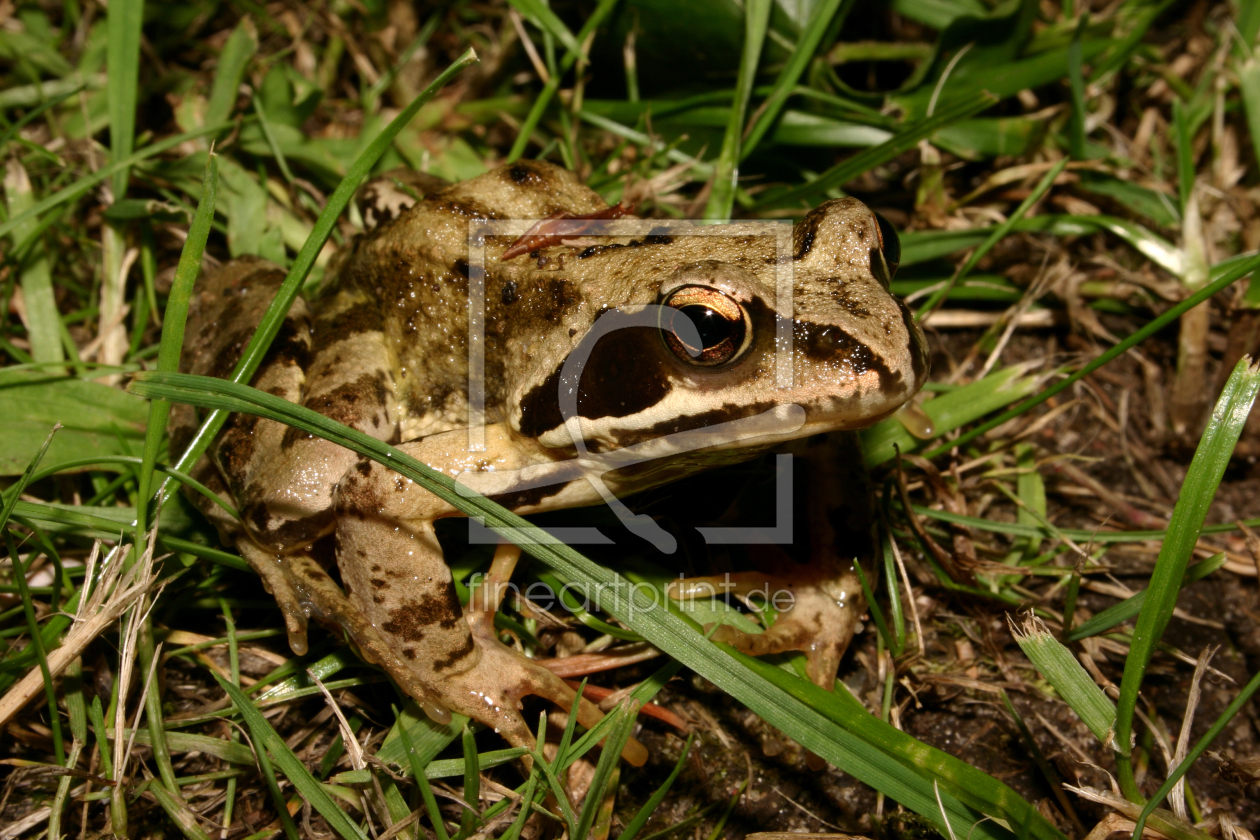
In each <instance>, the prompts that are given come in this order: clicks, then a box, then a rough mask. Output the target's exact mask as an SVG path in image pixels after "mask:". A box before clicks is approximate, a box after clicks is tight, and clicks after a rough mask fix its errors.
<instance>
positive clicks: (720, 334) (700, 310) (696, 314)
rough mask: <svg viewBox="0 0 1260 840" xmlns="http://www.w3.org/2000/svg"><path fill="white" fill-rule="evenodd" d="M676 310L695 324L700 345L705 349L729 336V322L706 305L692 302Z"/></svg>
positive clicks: (714, 345)
mask: <svg viewBox="0 0 1260 840" xmlns="http://www.w3.org/2000/svg"><path fill="white" fill-rule="evenodd" d="M678 311H679V312H681V313H682V314H684V315H686V316H687V318H688V319H689V320H690V321H691V323H693V324H695V326H696V331H697V332H699V333H700V346H701V347H703V348H704V349H706V350H707V349H709V348H710V347H716V346H717V345H719V344H721V343H722V342H723V341H726V340H727V339H728V338H730V337H731V322H730V321H728V320H726V319H725V318H723V317H722V316H721V315H719V314H718V313H716V312H714V311H713V310H712V309H710V308H709V307H707V306H702V305H700V304H692V305H690V306H684V307H683V308H682V309H680V310H678Z"/></svg>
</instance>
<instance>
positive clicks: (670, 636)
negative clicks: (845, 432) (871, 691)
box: [130, 372, 1061, 840]
mask: <svg viewBox="0 0 1260 840" xmlns="http://www.w3.org/2000/svg"><path fill="white" fill-rule="evenodd" d="M130 388H131V390H133V391H135V392H137V393H139V394H141V395H142V396H146V397H163V398H166V399H171V400H175V401H181V402H189V403H191V404H193V405H198V406H200V407H202V408H213V409H221V410H227V411H244V412H246V413H250V414H257V415H258V416H262V417H268V418H270V419H274V420H279V421H280V422H286V423H289V424H291V425H296V426H297V427H298V428H301V429H303V430H305V431H308V432H311V433H313V434H318V435H319V436H321V437H324V438H326V439H328V440H330V441H332V442H334V443H337V444H340V445H342V446H348V447H350V448H353V449H354V450H355V451H356V452H359V453H361V454H363V455H365V456H366V457H369V458H371V459H373V460H375V461H377V462H379V463H381V464H385V465H387V466H389V467H391V468H392V469H395V470H397V471H398V472H399V473H401V474H402V475H403V476H404V477H406V478H410V479H412V480H413V481H415V482H417V483H418V484H420V485H421V486H422V487H424V488H425V489H426V490H428V491H429V492H432V493H434V494H435V495H437V496H438V497H439V498H442V499H443V500H444V501H447V502H449V503H450V504H451V505H453V506H455V507H456V508H458V509H459V510H461V511H463V512H465V513H467V514H468V515H472V516H478V517H484V518H485V522H486V525H487V526H488V527H490V528H492V529H493V530H495V531H496V532H498V533H500V534H502V535H504V536H505V537H507V538H509V539H510V538H511V537H512V535H513V534H516V533H519V531H518V530H517V529H524V530H527V531H529V530H531V529H533V531H536V530H537V529H534V528H533V526H531V525H529V523H527V522H525V520H523V519H521V518H520V517H519V516H517V515H515V514H513V513H511V512H510V511H507V510H506V509H504V508H502V507H500V506H499V505H497V504H495V503H494V502H491V501H490V500H488V499H485V498H483V497H479V496H461V495H460V494H459V493H458V492H457V491H456V490H455V487H454V482H453V480H452V479H451V478H450V477H448V476H445V475H443V474H442V473H439V472H437V471H435V470H433V469H431V468H430V467H428V466H426V465H425V464H422V463H420V462H419V461H416V460H415V459H413V458H410V457H408V456H406V455H404V454H403V453H401V452H398V451H397V450H394V449H392V448H391V447H389V446H387V445H385V444H383V443H381V442H380V441H377V440H375V439H373V438H370V437H368V436H367V435H365V434H363V433H361V432H358V431H355V430H353V429H349V428H347V427H345V426H343V425H341V424H340V423H337V422H335V421H333V420H331V419H329V418H327V417H324V416H322V415H319V414H317V413H315V412H313V411H311V410H309V409H306V408H302V407H300V406H296V405H294V404H292V403H288V402H286V401H284V400H282V399H280V398H278V397H275V396H272V395H270V394H266V393H263V392H260V391H257V390H255V389H252V388H248V387H246V386H243V385H238V384H234V383H230V382H225V381H223V380H217V379H212V378H209V377H198V376H191V375H189V374H173V373H162V372H146V373H142V374H140V375H138V376H137V377H136V378H135V379H134V380H133V381H132V383H131V385H130ZM523 548H524V549H525V550H526V551H527V552H529V553H530V554H531V555H532V556H534V557H536V558H538V559H539V560H541V561H542V562H544V563H546V564H547V565H548V566H550V567H551V568H553V569H554V570H556V571H557V572H558V573H559V574H560V576H561V577H563V578H565V579H567V580H572V581H575V582H578V583H580V584H582V585H583V586H585V587H586V588H587V589H586V591H587V592H589V593H591V595H592V596H593V600H594V602H595V603H596V604H597V606H599V608H600V609H602V610H604V611H605V612H607V613H609V614H610V615H612V616H613V617H614V618H616V619H617V620H618V621H621V622H623V623H625V624H627V625H628V626H630V627H631V628H632V629H633V630H635V631H636V632H638V633H640V634H641V635H642V636H643V637H644V638H645V639H646V640H647V641H649V642H650V643H652V644H653V645H655V646H656V647H658V648H660V649H661V650H664V651H665V652H667V653H669V654H670V655H671V656H673V657H675V658H676V659H678V660H680V661H682V662H683V663H684V664H685V665H687V666H688V667H690V668H692V669H693V670H695V671H697V672H698V673H700V674H701V675H702V676H704V677H705V678H706V679H708V680H710V681H711V682H713V683H714V684H715V685H717V686H719V687H720V688H722V689H723V690H725V691H727V692H728V693H730V694H731V695H732V696H734V697H735V698H736V699H738V700H739V701H741V702H742V703H744V704H745V705H746V706H748V707H749V708H750V709H752V710H753V711H754V712H755V713H757V714H759V715H760V716H761V717H763V718H764V719H765V720H766V721H767V722H769V723H770V724H771V725H773V726H775V727H777V728H778V729H780V730H782V731H783V732H784V734H786V735H787V736H788V737H790V738H793V739H795V740H796V741H798V742H799V743H801V744H802V745H803V746H804V747H806V748H807V749H810V750H812V751H813V752H815V753H816V754H818V755H820V756H822V757H823V758H825V759H826V760H828V761H830V762H832V763H833V764H835V765H836V766H838V767H840V768H841V769H843V770H845V771H846V772H849V773H852V774H853V775H854V776H856V777H857V778H859V779H862V780H863V781H865V782H867V783H868V784H871V785H873V786H875V787H876V788H878V789H880V790H882V791H884V792H885V793H887V794H888V795H890V796H892V797H894V798H895V799H896V800H897V801H899V802H901V803H902V804H904V805H906V806H907V807H909V808H912V809H913V810H915V811H917V812H918V813H920V814H921V815H922V816H924V817H925V818H926V819H928V820H931V821H933V824H934V825H938V826H939V827H940V828H941V829H942V830H945V829H946V823H945V820H946V819H948V822H949V824H950V825H952V826H953V828H954V830H955V832H956V833H959V834H965V833H966V832H968V831H971V832H972V834H971V836H972V837H973V838H976V840H980V838H994V839H995V840H996V838H1007V837H1009V836H1010V835H1009V834H1008V833H1007V832H1006V830H1005V829H1003V828H1001V827H1000V826H998V825H995V824H994V823H992V822H980V823H979V824H978V825H976V826H975V827H974V828H972V824H973V823H974V822H975V821H976V819H977V817H976V812H975V811H974V810H972V808H971V807H967V806H964V805H963V804H962V803H961V802H959V801H958V799H957V798H956V797H955V795H954V794H952V793H950V794H943V801H944V804H945V812H944V813H945V814H946V815H947V816H946V817H942V816H941V811H940V808H939V806H938V804H937V796H936V792H935V790H934V788H933V785H932V784H931V783H930V782H928V781H926V780H925V779H924V778H923V777H922V776H919V775H913V776H911V775H908V774H907V773H906V772H905V765H904V764H903V763H902V760H901V759H898V758H894V757H893V756H892V755H890V754H888V753H887V752H885V751H884V750H883V749H881V748H876V747H872V746H871V745H870V744H868V743H865V742H864V741H863V740H862V739H863V738H866V737H874V734H875V733H876V730H870V729H869V728H864V729H863V730H861V731H863V735H862V736H861V737H859V736H858V735H854V734H852V733H851V732H849V731H846V730H844V729H840V728H838V727H835V726H832V725H830V724H829V723H828V721H827V718H825V717H823V716H822V715H821V714H820V713H819V712H818V711H816V708H817V707H818V704H819V703H824V702H825V703H830V704H835V703H839V702H840V701H839V700H837V699H836V696H835V695H832V694H829V693H827V692H823V691H821V689H818V688H817V687H816V686H813V685H812V684H808V686H807V687H808V689H813V691H814V692H817V693H811V692H809V691H807V690H806V688H805V687H801V686H800V685H798V684H800V683H803V682H804V681H801V680H797V679H796V678H795V677H793V678H792V679H793V680H794V681H795V682H793V683H792V685H793V686H794V688H793V690H792V693H790V694H789V693H787V692H785V691H779V690H775V688H774V686H773V685H772V683H771V682H770V681H769V677H767V675H766V674H765V673H763V671H762V670H761V669H760V667H759V666H760V663H757V662H756V660H751V661H745V659H744V658H739V657H736V658H737V660H738V662H743V663H744V665H745V666H746V667H743V668H741V667H738V664H737V663H736V662H732V661H731V658H730V655H729V654H728V653H725V652H723V650H722V649H720V648H718V647H717V646H715V645H713V644H712V643H710V642H709V641H708V640H707V639H705V638H704V637H703V636H701V635H700V634H699V633H698V632H697V631H696V630H695V628H693V627H692V626H690V625H689V624H688V623H687V622H686V621H685V620H684V619H683V618H681V617H680V616H678V615H675V614H674V613H673V612H672V611H671V609H670V608H669V606H668V605H665V606H664V607H663V605H662V604H661V603H659V602H658V601H655V600H652V599H649V597H648V596H647V595H646V594H645V593H644V592H643V591H642V588H641V587H640V588H636V587H632V586H631V585H630V582H629V581H627V580H626V579H625V578H624V577H622V576H621V575H618V574H616V573H615V572H613V571H611V570H609V569H605V568H603V567H601V566H598V565H597V564H595V563H593V562H592V561H590V560H589V559H587V558H586V557H584V556H582V555H581V554H579V553H578V552H576V551H574V550H573V549H572V548H570V547H569V546H566V545H563V544H548V543H546V542H543V541H542V540H539V541H538V542H530V543H529V544H528V545H525V546H523ZM766 667H767V668H770V669H771V670H772V671H775V672H776V673H777V674H784V672H782V671H780V670H779V669H778V668H774V667H773V666H769V665H767V666H766ZM784 676H786V675H784ZM782 687H783V686H782V685H780V688H782ZM801 692H804V694H803V695H802V694H801ZM820 695H821V696H820ZM801 696H807V697H808V698H809V700H810V705H806V704H805V703H803V702H801V699H800V697H801ZM852 702H853V703H854V704H855V705H856V701H852ZM811 706H813V708H811ZM850 713H851V714H852V715H856V716H857V717H856V718H855V720H863V721H868V722H870V721H873V722H874V723H875V724H879V725H881V726H882V725H883V724H881V723H880V722H879V721H878V720H877V719H876V718H873V717H871V716H870V715H869V714H867V713H866V712H865V710H864V709H861V708H860V706H859V707H858V708H857V710H856V711H854V710H852V709H850ZM893 731H894V732H895V730H893ZM888 737H893V738H894V739H900V740H899V741H897V740H895V743H896V744H899V745H900V746H899V749H902V750H903V751H914V750H930V748H928V747H927V746H926V745H924V744H920V743H918V742H916V741H914V740H913V739H911V738H910V737H909V736H907V735H905V734H904V733H896V735H895V736H888ZM924 755H931V756H935V755H936V753H930V752H929V753H924ZM942 755H943V754H942ZM935 760H936V761H937V763H940V761H946V765H945V766H949V767H954V766H955V765H953V764H949V763H948V762H956V760H954V759H947V760H946V759H935ZM957 763H958V764H961V762H957ZM544 772H545V771H544ZM954 772H955V774H956V775H959V774H962V775H966V774H969V773H970V774H974V775H973V776H968V778H974V779H975V780H977V781H979V780H981V779H983V780H985V781H984V785H985V786H986V787H987V786H990V785H997V786H998V787H997V788H993V790H999V791H1004V793H1001V795H990V796H988V798H987V799H985V801H990V802H991V807H992V808H993V809H994V811H993V812H992V813H994V814H995V815H996V816H1001V817H1003V818H1004V819H1005V818H1006V817H1007V816H1009V815H1012V814H1014V815H1018V817H1019V820H1021V821H1023V820H1030V821H1031V823H1030V825H1032V826H1033V828H1032V831H1033V834H1032V835H1031V836H1033V837H1037V838H1039V839H1040V840H1051V838H1054V839H1055V840H1058V838H1061V835H1060V834H1058V832H1056V831H1055V830H1054V829H1053V828H1052V827H1050V826H1049V824H1048V823H1046V822H1045V821H1044V819H1042V818H1041V817H1040V816H1039V815H1037V814H1036V813H1035V812H1031V815H1030V813H1029V812H1028V811H1027V809H1029V808H1031V806H1029V805H1028V803H1027V802H1024V800H1022V799H1020V798H1019V797H1018V796H1017V795H1015V794H1014V793H1013V792H1010V791H1009V789H1008V788H1006V787H1005V786H1002V785H1000V783H998V782H997V781H996V780H993V779H991V778H990V777H988V776H987V775H985V774H983V773H980V772H979V771H976V770H974V769H973V768H969V767H968V768H966V769H956V770H955V771H954ZM960 777H961V776H960ZM1021 803H1022V805H1021Z"/></svg>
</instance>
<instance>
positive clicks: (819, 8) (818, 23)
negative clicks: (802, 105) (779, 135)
mask: <svg viewBox="0 0 1260 840" xmlns="http://www.w3.org/2000/svg"><path fill="white" fill-rule="evenodd" d="M842 3H844V10H843V11H842V12H841V13H840V14H841V20H843V18H844V17H847V16H848V13H849V11H850V10H851V9H852V8H853V2H852V0H822V2H820V3H819V4H818V5H816V6H815V7H814V9H813V11H812V12H810V16H809V21H807V22H806V24H805V25H804V26H802V27H801V37H800V38H799V39H797V42H796V47H795V48H794V49H793V50H792V55H791V57H790V58H789V59H788V61H787V64H785V65H783V69H782V70H780V71H779V77H778V78H777V79H775V81H774V92H773V93H771V94H770V98H769V99H767V100H766V101H765V102H764V103H763V104H762V106H761V107H760V108H759V109H758V111H757V114H756V116H754V117H753V122H752V125H751V126H750V127H749V129H748V136H747V137H746V138H745V139H744V142H743V143H742V144H741V145H742V148H741V149H740V153H739V157H740V160H743V159H745V158H747V157H748V156H749V155H750V154H752V153H753V151H754V150H755V149H756V148H757V146H758V144H760V143H761V140H762V138H763V137H764V136H765V134H766V132H767V131H769V130H770V127H771V126H772V125H774V123H775V120H777V119H778V118H779V114H780V113H781V112H782V110H783V106H784V105H786V104H787V101H788V97H790V96H791V95H792V93H793V92H794V91H795V89H796V83H797V81H798V80H799V79H800V77H801V74H802V73H804V72H805V68H806V67H808V66H809V63H810V61H812V60H813V58H814V53H816V52H817V51H818V44H819V43H820V42H821V40H822V38H823V36H824V35H825V34H826V33H827V31H828V30H829V29H831V28H832V27H834V26H836V25H838V23H839V21H837V20H835V18H836V12H837V11H838V10H839V9H840V5H841V4H842Z"/></svg>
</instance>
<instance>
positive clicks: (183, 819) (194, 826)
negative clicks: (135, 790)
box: [149, 784, 210, 840]
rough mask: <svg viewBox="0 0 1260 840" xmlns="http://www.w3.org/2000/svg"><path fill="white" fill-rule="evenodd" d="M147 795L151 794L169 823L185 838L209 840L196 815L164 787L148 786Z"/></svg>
mask: <svg viewBox="0 0 1260 840" xmlns="http://www.w3.org/2000/svg"><path fill="white" fill-rule="evenodd" d="M149 793H151V794H153V798H154V799H156V800H157V801H158V805H160V806H162V810H163V811H165V812H166V816H168V817H170V819H171V822H173V823H175V825H176V826H177V827H178V828H179V831H180V833H181V834H183V835H184V836H185V837H187V838H188V840H210V835H209V834H206V832H205V830H204V829H202V827H201V825H200V824H199V823H198V822H197V817H196V815H195V814H193V812H192V811H190V810H188V806H187V805H185V804H184V803H183V801H182V800H181V799H180V798H179V797H178V796H176V795H175V794H172V793H171V792H170V791H168V790H167V789H166V787H165V786H164V785H160V784H150V785H149Z"/></svg>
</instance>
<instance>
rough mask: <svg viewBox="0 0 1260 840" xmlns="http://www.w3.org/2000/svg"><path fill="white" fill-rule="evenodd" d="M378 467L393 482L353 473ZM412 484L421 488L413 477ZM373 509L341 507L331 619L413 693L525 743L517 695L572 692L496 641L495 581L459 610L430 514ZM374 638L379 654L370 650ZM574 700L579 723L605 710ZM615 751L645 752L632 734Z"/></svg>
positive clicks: (634, 757)
mask: <svg viewBox="0 0 1260 840" xmlns="http://www.w3.org/2000/svg"><path fill="white" fill-rule="evenodd" d="M377 469H380V470H381V477H384V476H386V475H389V476H392V477H391V478H389V479H388V481H389V484H390V485H393V484H394V481H393V478H396V476H394V475H393V474H392V473H387V472H385V471H384V470H383V468H379V467H375V466H373V467H366V468H365V471H364V472H363V473H361V474H360V477H361V479H366V480H370V479H367V476H368V475H369V474H370V473H372V472H375V471H376V470H377ZM351 484H353V482H351ZM400 486H402V487H407V486H408V485H406V484H402V485H400ZM359 489H360V491H361V490H362V488H361V487H360V488H359ZM412 491H413V492H423V491H419V490H418V488H414V487H412ZM404 492H405V491H404ZM346 495H347V496H350V495H353V494H352V493H347V494H346ZM360 500H361V499H360ZM379 509H380V508H379V506H378V507H367V506H359V505H355V506H353V507H351V508H347V509H345V510H341V509H339V514H338V517H337V521H338V524H337V558H338V563H339V565H340V568H341V574H342V581H343V583H344V584H345V586H346V590H347V591H348V593H349V601H350V603H351V605H352V609H351V610H350V611H349V614H348V615H343V616H340V617H338V618H337V622H338V623H339V624H341V626H342V627H344V628H345V629H346V631H347V632H348V633H349V635H350V636H351V638H352V639H354V641H355V643H356V644H358V645H359V647H360V649H362V650H363V651H364V653H365V655H367V658H369V659H372V660H373V661H376V662H378V663H379V664H380V665H381V666H382V667H383V668H385V670H386V671H388V672H389V674H390V675H391V676H392V677H394V678H395V679H396V680H397V681H398V682H399V683H400V684H401V685H402V686H403V687H404V688H405V689H407V691H408V692H409V693H412V694H413V695H414V694H415V690H414V689H413V688H412V687H413V686H420V687H421V691H422V692H423V693H424V695H427V696H430V697H436V698H437V700H438V702H440V703H441V705H442V706H443V707H444V708H445V709H447V710H449V711H451V712H457V713H459V714H462V715H466V716H468V717H471V718H473V719H475V720H478V721H481V722H482V723H484V724H486V725H487V726H491V727H493V728H494V730H495V731H496V732H498V733H500V734H501V735H503V737H504V738H506V739H507V740H508V741H509V742H510V743H512V744H513V745H515V746H519V747H526V748H528V749H533V748H534V747H535V746H536V744H535V740H536V738H535V733H534V731H533V729H532V728H531V727H530V725H529V724H528V723H526V721H525V719H524V717H523V716H522V714H521V701H522V699H523V698H524V697H526V696H528V695H537V696H540V697H542V698H544V699H546V700H549V701H551V702H553V703H556V704H557V705H559V706H560V707H561V708H563V709H565V710H566V711H567V710H569V709H571V708H572V707H573V704H574V699H575V698H576V696H577V695H576V693H575V692H574V691H573V689H572V688H570V687H569V686H568V685H567V684H565V682H564V681H563V680H562V679H560V678H559V677H558V676H556V675H555V674H553V673H552V672H551V671H549V670H547V669H546V668H544V667H543V666H542V665H540V664H539V663H537V662H534V661H532V660H530V659H527V658H526V657H525V656H524V655H522V654H521V653H519V652H517V651H515V650H512V649H511V648H510V647H508V646H506V645H504V644H503V643H502V642H501V641H499V639H498V634H497V632H496V631H495V630H494V611H495V608H496V607H497V605H498V599H497V598H496V597H494V595H493V594H492V593H493V589H491V590H487V591H486V594H481V593H482V592H483V590H482V589H478V590H477V593H478V599H477V600H475V601H473V602H470V609H469V610H468V611H467V612H465V611H464V610H463V609H462V608H461V607H460V604H459V601H458V600H457V599H456V597H455V588H454V585H453V581H452V578H451V573H450V569H449V568H448V567H447V565H446V563H445V562H444V560H443V558H442V551H441V547H440V546H439V544H438V542H437V538H436V536H435V535H434V532H433V526H432V524H431V523H430V522H429V521H427V520H419V521H408V522H403V521H399V520H395V519H390V518H388V517H386V516H384V515H380V514H378V513H377V512H376V511H377V510H379ZM510 554H511V553H510V552H501V554H500V560H501V562H500V563H499V564H498V568H497V569H495V570H493V572H492V579H495V580H498V581H499V582H500V583H502V582H506V576H509V575H510V574H511V570H510V566H511V564H512V563H514V562H515V558H514V557H510ZM509 558H510V562H509ZM505 573H506V574H505ZM377 640H380V643H381V644H383V646H384V650H385V654H384V655H378V654H376V653H375V652H374V650H375V649H376V648H375V645H377V644H378V641H377ZM577 708H578V722H579V723H581V724H582V725H583V726H585V727H588V728H589V727H591V726H594V725H595V724H596V723H598V722H599V721H600V720H601V719H602V718H603V713H602V712H600V711H599V709H598V708H597V707H596V706H595V705H594V704H593V703H591V702H590V701H588V700H586V699H585V698H581V699H579V700H578V703H577ZM622 755H623V756H624V757H625V758H626V759H627V760H629V761H632V762H634V763H637V764H642V763H643V761H644V760H645V759H646V757H647V756H646V751H645V750H644V749H643V747H642V746H641V745H639V744H637V743H634V742H632V744H631V745H629V746H627V748H626V749H625V750H624V751H623V753H622Z"/></svg>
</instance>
